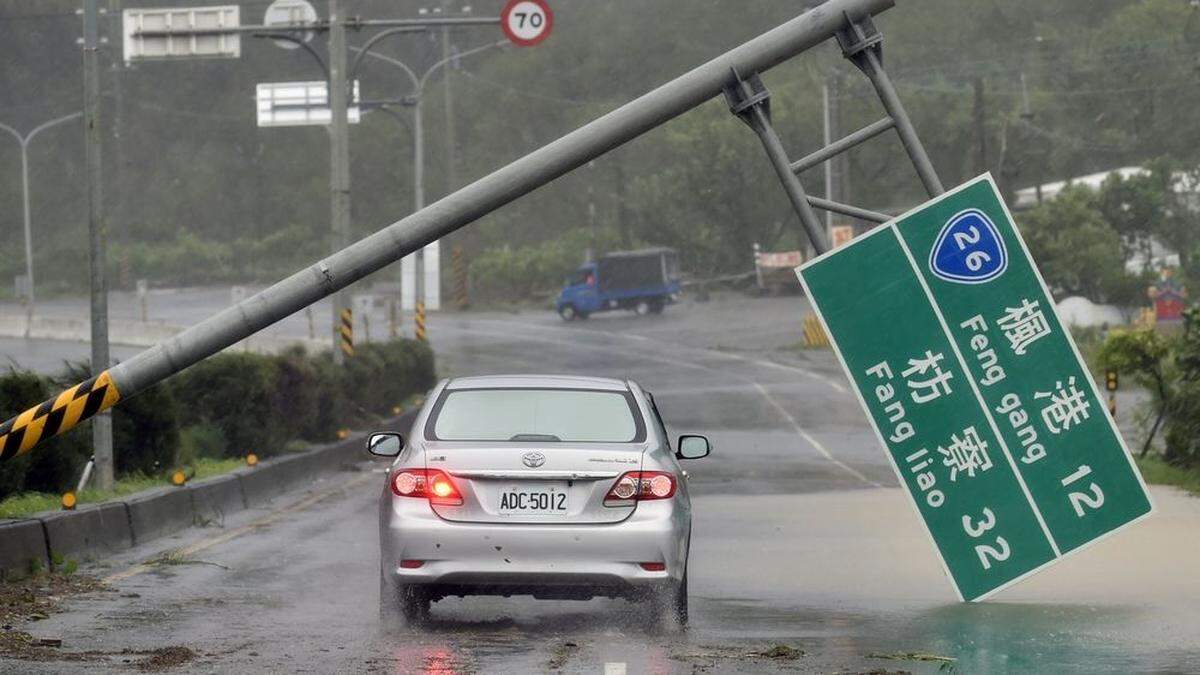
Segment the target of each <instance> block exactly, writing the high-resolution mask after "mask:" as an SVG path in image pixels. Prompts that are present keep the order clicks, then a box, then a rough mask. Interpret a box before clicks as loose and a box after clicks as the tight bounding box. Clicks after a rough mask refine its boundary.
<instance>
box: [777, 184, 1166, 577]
mask: <svg viewBox="0 0 1200 675" xmlns="http://www.w3.org/2000/svg"><path fill="white" fill-rule="evenodd" d="M797 273H798V274H799V276H800V281H801V283H802V284H803V285H804V288H805V292H806V293H807V295H808V297H809V299H810V300H811V302H812V304H813V307H814V309H815V310H816V311H817V314H818V316H820V318H821V321H822V323H824V325H825V329H826V331H827V332H828V334H829V336H830V338H831V341H832V343H833V345H834V349H835V350H836V351H837V354H838V356H839V358H840V359H841V362H842V366H843V367H844V368H845V369H846V372H847V374H848V376H849V377H850V380H851V381H852V382H853V383H854V385H855V389H856V391H857V393H858V395H859V399H860V400H861V401H862V404H863V407H864V408H865V409H866V411H867V416H868V417H869V418H870V420H871V422H872V425H873V426H874V428H875V431H876V433H877V434H878V435H879V437H880V441H881V442H882V443H883V444H884V446H885V448H886V449H887V452H888V455H889V456H890V458H891V460H892V465H893V467H894V468H895V470H896V474H897V475H898V476H899V477H900V481H901V482H902V483H903V484H904V486H905V487H906V488H907V491H908V494H909V495H910V496H911V497H912V501H913V503H914V504H915V506H916V508H917V511H918V512H919V513H920V515H921V518H922V520H923V521H924V523H925V525H926V527H927V529H928V531H929V534H930V536H931V537H932V538H933V541H934V545H935V548H936V549H937V551H938V553H939V554H940V555H941V559H942V561H943V563H944V564H945V567H946V571H947V573H948V574H949V576H950V579H951V580H952V581H953V583H954V586H955V589H956V590H957V592H958V594H959V597H960V598H962V599H965V600H978V599H982V598H984V597H986V596H988V595H990V594H992V593H995V592H996V591H998V590H1000V589H1002V588H1004V587H1005V586H1007V585H1008V584H1011V583H1013V582H1015V581H1017V580H1019V579H1021V578H1022V577H1025V576H1027V575H1029V574H1031V573H1033V572H1035V571H1037V570H1038V569H1040V568H1042V567H1045V566H1046V565H1048V564H1051V563H1053V562H1055V561H1057V560H1058V559H1060V558H1062V557H1063V556H1065V555H1067V554H1068V553H1071V552H1074V551H1077V550H1079V549H1081V548H1083V547H1084V546H1086V545H1088V544H1090V543H1091V542H1094V541H1096V540H1098V539H1100V538H1102V537H1104V536H1106V535H1108V534H1111V533H1112V532H1114V531H1116V530H1117V529H1119V528H1121V527H1123V526H1125V525H1128V524H1130V523H1132V522H1134V521H1136V520H1138V519H1140V518H1142V517H1144V516H1146V515H1148V514H1149V513H1150V512H1151V510H1152V505H1151V503H1150V498H1149V495H1148V494H1147V492H1146V487H1145V483H1144V482H1143V481H1142V477H1141V474H1139V473H1138V470H1137V467H1136V466H1135V465H1134V462H1133V459H1132V456H1131V455H1130V454H1129V450H1128V449H1127V448H1126V447H1125V443H1124V441H1123V440H1122V439H1121V435H1120V433H1119V432H1118V431H1117V428H1116V425H1115V424H1114V423H1113V420H1112V419H1111V418H1110V416H1109V414H1108V411H1107V409H1106V407H1105V405H1104V403H1103V399H1102V398H1101V397H1100V393H1099V391H1098V390H1097V389H1096V387H1095V385H1094V383H1093V382H1092V378H1091V376H1090V375H1089V374H1088V371H1087V368H1086V366H1085V365H1084V363H1083V359H1082V358H1081V357H1080V356H1079V352H1078V350H1077V349H1076V348H1075V344H1074V342H1073V341H1072V339H1071V336H1070V333H1068V332H1067V330H1066V329H1065V328H1064V327H1063V325H1062V323H1061V321H1060V320H1059V318H1058V315H1057V314H1056V313H1055V309H1054V301H1053V299H1052V298H1051V297H1050V294H1049V293H1048V292H1047V290H1046V287H1045V284H1044V283H1043V282H1042V279H1041V275H1040V274H1039V273H1038V271H1037V268H1036V267H1035V266H1034V264H1033V260H1032V259H1031V258H1030V256H1029V251H1028V249H1026V247H1025V243H1024V241H1022V240H1021V237H1020V234H1019V233H1018V232H1017V229H1016V227H1015V226H1014V224H1013V220H1012V216H1011V215H1010V214H1009V212H1008V209H1007V207H1005V205H1004V202H1003V200H1002V199H1001V198H1000V195H999V193H998V191H997V190H996V186H995V183H994V182H993V181H992V179H991V177H990V176H986V175H985V176H981V177H980V178H977V179H975V180H972V181H971V182H969V183H966V184H965V185H962V186H960V187H958V188H956V189H954V190H952V191H950V192H948V193H946V194H944V195H942V196H941V197H938V198H937V199H934V200H932V201H930V202H927V203H926V204H924V205H922V206H920V207H919V208H917V209H915V210H913V211H911V212H909V213H907V214H905V215H903V216H900V217H899V218H897V219H896V220H894V221H892V222H890V223H887V224H886V225H882V226H880V227H878V228H876V229H874V230H872V231H871V232H869V233H867V234H865V235H863V236H861V237H859V238H858V239H856V240H854V241H853V242H851V243H850V244H847V245H846V246H844V247H842V248H838V249H835V250H833V251H831V252H829V253H827V254H825V255H823V256H821V257H819V258H817V259H815V260H812V261H811V262H809V263H807V264H805V265H803V266H801V267H800V268H798V269H797Z"/></svg>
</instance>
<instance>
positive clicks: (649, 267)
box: [554, 248, 681, 321]
mask: <svg viewBox="0 0 1200 675" xmlns="http://www.w3.org/2000/svg"><path fill="white" fill-rule="evenodd" d="M680 290H681V287H680V284H679V263H678V261H677V260H676V256H675V251H674V249H669V248H647V249H642V250H640V251H615V252H613V253H609V254H608V255H606V256H603V257H602V258H600V259H599V260H595V261H593V262H589V263H586V264H584V265H583V267H580V268H579V269H578V270H576V271H575V272H574V273H573V274H572V275H571V276H570V277H569V278H568V279H567V284H566V286H565V287H564V288H563V290H562V293H560V294H559V296H558V299H557V300H556V301H555V303H554V306H555V309H557V310H558V315H559V316H561V317H562V318H563V320H564V321H574V320H575V319H586V318H588V315H590V314H594V313H596V312H605V311H608V310H613V309H628V310H632V311H634V312H635V313H637V314H638V315H646V314H651V313H653V314H658V313H659V312H661V311H663V308H664V307H666V306H667V305H669V304H671V303H673V302H675V301H676V300H678V299H679V293H680Z"/></svg>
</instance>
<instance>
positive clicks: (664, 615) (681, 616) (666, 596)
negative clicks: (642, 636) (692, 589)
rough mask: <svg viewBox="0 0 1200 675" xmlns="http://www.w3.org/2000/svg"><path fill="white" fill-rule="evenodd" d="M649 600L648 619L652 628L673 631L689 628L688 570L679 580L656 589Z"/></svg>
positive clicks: (653, 629)
mask: <svg viewBox="0 0 1200 675" xmlns="http://www.w3.org/2000/svg"><path fill="white" fill-rule="evenodd" d="M649 600H650V602H649V603H648V605H649V606H648V607H646V609H647V610H648V611H647V617H646V619H647V623H648V626H647V627H648V628H649V629H650V630H652V631H660V630H661V631H666V632H672V631H677V630H684V629H686V628H687V625H688V583H687V572H684V573H683V578H682V579H680V580H679V581H676V582H671V583H670V584H668V585H666V586H664V587H662V588H659V589H657V590H655V591H654V592H653V593H652V594H651V596H650V598H649Z"/></svg>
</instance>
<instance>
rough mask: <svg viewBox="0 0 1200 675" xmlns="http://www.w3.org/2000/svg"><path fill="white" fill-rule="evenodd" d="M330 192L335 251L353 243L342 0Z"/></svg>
mask: <svg viewBox="0 0 1200 675" xmlns="http://www.w3.org/2000/svg"><path fill="white" fill-rule="evenodd" d="M328 89H329V111H330V120H329V150H330V152H329V157H330V167H329V194H330V208H331V209H332V210H333V214H332V215H333V242H332V243H333V249H332V250H333V251H335V252H336V251H340V250H341V249H343V248H345V247H346V246H347V245H348V244H349V243H350V125H349V123H348V122H347V120H346V22H345V17H344V16H342V5H341V0H329V87H328ZM349 296H350V293H349V291H348V290H346V289H345V288H343V289H341V290H339V291H338V292H337V293H336V294H335V295H334V296H333V336H334V341H335V344H334V347H333V361H334V363H336V364H338V365H341V364H342V362H343V361H344V359H345V356H344V355H343V353H342V350H341V349H340V346H339V345H338V344H336V342H337V339H338V336H339V335H340V334H341V325H342V319H341V316H342V310H345V309H349V308H350V297H349Z"/></svg>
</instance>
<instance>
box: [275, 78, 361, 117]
mask: <svg viewBox="0 0 1200 675" xmlns="http://www.w3.org/2000/svg"><path fill="white" fill-rule="evenodd" d="M351 93H352V96H353V100H352V103H351V105H349V106H348V107H347V108H346V119H347V120H348V121H349V122H350V124H358V121H359V119H360V116H361V115H360V112H359V107H358V105H356V104H357V103H358V81H357V80H355V82H354V87H353V89H352V92H351ZM256 99H257V103H258V126H260V127H300V126H326V125H328V124H329V122H330V120H331V119H333V115H332V114H331V113H330V112H329V86H328V83H327V82H325V81H324V80H322V81H319V82H260V83H259V84H258V88H257V96H256Z"/></svg>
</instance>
